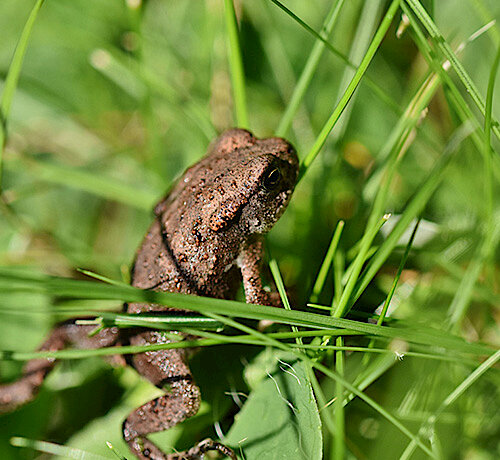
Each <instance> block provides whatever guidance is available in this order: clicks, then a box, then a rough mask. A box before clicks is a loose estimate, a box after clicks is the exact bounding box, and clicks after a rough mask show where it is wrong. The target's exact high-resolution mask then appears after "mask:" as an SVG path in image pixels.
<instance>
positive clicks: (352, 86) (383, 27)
mask: <svg viewBox="0 0 500 460" xmlns="http://www.w3.org/2000/svg"><path fill="white" fill-rule="evenodd" d="M398 8H399V0H393V1H392V3H391V4H390V6H389V9H388V10H387V12H386V14H385V16H384V18H383V19H382V22H381V24H380V26H379V27H378V29H377V32H376V33H375V36H374V37H373V40H372V42H371V44H370V46H369V47H368V50H367V51H366V54H365V56H364V57H363V59H362V60H361V63H360V65H359V67H358V69H357V70H356V72H355V74H354V76H353V78H352V80H351V82H350V83H349V85H348V86H347V89H346V91H345V92H344V95H343V96H342V98H341V99H340V101H339V103H338V104H337V106H336V107H335V109H334V110H333V112H332V114H331V115H330V118H329V119H328V121H327V122H326V123H325V125H324V126H323V128H322V129H321V132H320V134H319V135H318V137H317V139H316V141H315V143H314V145H313V146H312V147H311V150H310V151H309V153H308V154H307V156H306V158H305V159H304V160H303V162H302V165H301V169H300V171H301V172H300V176H299V179H300V178H301V177H303V176H304V174H305V172H306V171H307V168H308V167H309V166H310V165H311V163H312V162H313V161H314V159H315V158H316V156H317V155H318V153H319V151H320V150H321V148H322V147H323V145H324V144H325V142H326V140H327V138H328V135H329V134H330V132H331V130H332V129H333V127H334V126H335V124H336V123H337V121H338V119H339V118H340V116H341V115H342V113H343V111H344V109H345V107H346V106H347V104H348V103H349V101H350V99H351V97H352V95H353V94H354V91H355V90H356V88H357V87H358V85H359V83H360V81H361V78H362V77H363V75H364V74H365V72H366V70H367V69H368V66H369V65H370V62H371V61H372V59H373V56H374V55H375V53H376V51H377V49H378V47H379V45H380V43H381V42H382V39H383V38H384V36H385V34H386V32H387V30H388V29H389V26H390V25H391V23H392V20H393V18H394V15H395V14H396V11H397V10H398Z"/></svg>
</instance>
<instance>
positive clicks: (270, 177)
mask: <svg viewBox="0 0 500 460" xmlns="http://www.w3.org/2000/svg"><path fill="white" fill-rule="evenodd" d="M280 179H281V172H280V170H279V169H277V168H276V169H273V170H272V171H271V172H270V173H268V174H267V176H266V178H265V179H264V187H266V188H267V189H269V188H273V187H275V186H276V185H277V184H278V182H279V181H280Z"/></svg>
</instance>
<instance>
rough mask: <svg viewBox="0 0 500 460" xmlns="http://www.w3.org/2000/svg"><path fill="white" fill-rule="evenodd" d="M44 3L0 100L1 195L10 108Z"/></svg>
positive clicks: (33, 16) (23, 37)
mask: <svg viewBox="0 0 500 460" xmlns="http://www.w3.org/2000/svg"><path fill="white" fill-rule="evenodd" d="M44 1H45V0H37V2H36V3H35V6H34V7H33V9H32V10H31V13H30V15H29V17H28V20H27V21H26V24H25V25H24V29H23V31H22V33H21V37H20V38H19V42H18V43H17V46H16V50H15V51H14V56H13V57H12V62H11V64H10V67H9V71H8V73H7V78H6V79H5V86H4V89H3V92H2V99H1V100H0V193H1V192H2V161H3V151H4V147H5V143H6V141H7V120H8V118H9V113H10V106H11V105H12V99H13V98H14V92H15V91H16V88H17V83H18V81H19V75H20V74H21V68H22V65H23V60H24V55H25V54H26V49H27V48H28V42H29V39H30V36H31V31H32V30H33V26H34V25H35V20H36V17H37V15H38V12H39V11H40V8H41V7H42V5H43V2H44Z"/></svg>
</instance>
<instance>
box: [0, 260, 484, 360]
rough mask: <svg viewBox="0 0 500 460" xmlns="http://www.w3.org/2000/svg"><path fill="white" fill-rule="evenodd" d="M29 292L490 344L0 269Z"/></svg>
mask: <svg viewBox="0 0 500 460" xmlns="http://www.w3.org/2000/svg"><path fill="white" fill-rule="evenodd" d="M3 290H6V291H8V292H10V293H12V292H19V291H21V292H26V293H28V292H35V293H44V294H47V295H51V296H58V297H63V298H68V297H69V298H79V299H96V300H97V299H102V300H121V301H127V302H143V303H155V304H160V305H168V306H171V307H174V308H178V309H180V310H193V311H198V312H200V313H202V314H204V315H208V314H211V313H217V314H223V315H230V316H234V317H240V318H247V319H256V320H262V319H266V320H270V321H274V322H279V323H283V324H290V325H295V326H303V327H311V328H318V329H339V328H340V329H347V330H350V331H356V332H359V333H363V334H367V335H375V336H380V337H386V338H396V337H399V338H402V339H404V340H406V341H408V342H413V343H419V344H423V345H427V346H437V347H444V348H451V349H454V350H455V351H462V352H464V353H478V354H490V352H491V349H490V348H489V347H486V346H484V345H481V344H474V343H467V342H465V341H464V340H462V339H461V338H459V337H456V336H453V335H452V334H449V333H448V334H447V333H445V332H444V331H437V330H433V329H431V328H429V327H425V328H423V327H422V328H416V327H413V328H409V327H388V326H378V325H376V324H369V323H365V322H358V321H354V320H348V319H345V318H334V317H332V316H329V315H328V316H327V315H319V314H315V313H309V312H305V311H299V310H295V309H294V310H290V311H288V310H284V309H282V308H275V307H268V306H264V305H253V304H247V303H243V302H237V301H234V300H221V299H214V298H209V297H197V296H191V295H186V294H178V293H171V292H157V291H147V290H141V289H137V288H134V287H132V286H128V287H127V286H119V285H109V284H103V283H97V282H93V281H80V280H72V279H66V278H58V277H50V276H44V277H40V276H34V275H33V276H24V275H23V274H19V272H16V271H15V270H6V269H4V268H0V292H2V291H3Z"/></svg>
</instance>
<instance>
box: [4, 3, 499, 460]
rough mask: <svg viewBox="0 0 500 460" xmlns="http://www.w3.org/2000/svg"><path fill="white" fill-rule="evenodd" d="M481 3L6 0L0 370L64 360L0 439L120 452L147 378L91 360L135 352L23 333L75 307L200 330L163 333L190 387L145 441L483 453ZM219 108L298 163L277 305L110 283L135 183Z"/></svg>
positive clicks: (210, 133)
mask: <svg viewBox="0 0 500 460" xmlns="http://www.w3.org/2000/svg"><path fill="white" fill-rule="evenodd" d="M499 20H500V4H499V3H498V1H496V0H461V1H460V2H457V1H456V0H440V1H434V0H425V1H424V0H393V1H382V0H365V1H363V0H351V1H344V0H308V1H307V2H306V1H302V0H287V1H284V0H283V1H279V0H242V1H232V0H207V1H199V0H177V1H167V0H148V1H144V2H141V1H140V0H127V1H122V0H116V1H113V2H109V1H108V2H103V1H99V0H71V1H67V0H48V1H46V2H44V1H43V0H38V1H35V0H2V2H1V5H0V37H1V40H0V94H1V96H0V121H1V123H0V379H1V381H9V380H13V379H15V378H16V376H17V375H19V372H20V369H21V367H22V364H23V362H24V361H25V360H27V359H31V358H34V357H37V356H44V357H47V356H50V357H57V358H60V359H61V363H60V365H59V366H58V368H57V369H56V370H55V371H54V372H53V373H52V374H51V375H50V377H49V378H48V379H47V381H46V384H45V385H44V387H43V389H42V391H41V392H40V394H39V397H38V398H37V399H36V400H35V401H34V402H33V403H30V404H29V405H27V406H26V407H23V408H21V409H19V410H18V411H16V412H14V413H11V414H2V415H0V426H1V427H2V429H1V430H0V457H1V458H2V459H30V458H35V456H37V455H39V453H38V451H42V452H46V453H47V454H49V453H52V454H55V455H60V456H62V457H67V458H77V456H78V455H82V452H85V454H84V457H82V458H88V459H92V458H101V459H102V458H110V459H112V458H131V455H130V454H129V451H128V449H127V447H126V445H125V443H124V442H123V441H122V439H121V424H122V421H123V419H124V418H125V417H126V416H127V414H128V413H129V412H130V411H131V410H132V409H133V408H135V407H137V406H138V405H139V404H141V403H143V402H145V401H147V400H148V399H151V398H152V397H154V396H156V395H158V394H159V390H157V389H156V388H154V387H153V386H152V385H150V384H149V383H148V382H146V381H144V380H143V379H142V378H141V377H139V376H138V375H137V374H136V373H135V371H133V370H131V369H128V368H127V369H123V368H112V367H111V366H110V365H109V364H107V363H106V362H105V361H104V360H102V359H100V357H101V356H105V355H111V354H117V353H135V352H139V351H144V348H143V347H142V348H141V347H128V348H118V349H101V350H64V351H60V352H55V353H48V352H45V353H43V354H42V353H37V352H35V351H34V350H36V347H37V345H38V344H39V343H40V342H41V341H42V340H43V338H44V337H45V336H46V335H47V333H48V331H49V330H50V328H51V327H52V326H53V325H54V324H55V323H56V322H58V321H60V320H62V319H65V318H68V317H74V316H86V317H91V318H94V317H95V318H96V320H95V321H94V322H95V324H96V327H100V326H102V325H106V326H107V325H112V324H116V325H118V326H120V327H134V326H143V327H152V328H158V329H163V330H166V331H167V332H166V333H168V330H171V329H172V328H173V329H182V330H184V331H186V332H187V333H189V334H192V335H194V336H198V338H197V339H194V338H190V339H189V341H188V340H186V341H179V342H175V343H173V344H169V345H167V346H168V347H171V348H185V347H193V346H196V347H198V348H199V350H200V351H199V352H198V353H197V354H196V355H194V356H193V359H192V368H193V371H194V374H195V378H196V380H197V382H198V383H199V385H200V387H201V389H202V395H203V403H202V407H201V410H200V412H199V414H198V415H197V416H196V417H194V418H193V419H191V420H188V421H186V422H185V423H183V424H182V425H180V426H177V427H175V428H174V429H172V430H169V431H168V432H166V433H161V434H157V435H154V436H153V439H154V440H155V441H157V442H158V443H159V444H160V445H161V446H162V447H163V448H164V450H165V452H172V451H173V449H174V448H175V449H179V450H180V449H183V448H185V447H189V446H191V445H193V444H194V442H196V441H198V440H200V439H203V438H204V437H207V436H211V437H214V438H217V437H221V438H222V437H224V436H226V437H227V438H226V440H227V442H228V443H229V444H231V445H232V446H233V447H234V448H235V451H236V452H237V453H238V454H239V455H241V458H245V459H246V460H252V459H256V458H258V459H259V460H263V459H266V458H270V459H271V458H273V459H274V458H277V459H278V458H288V459H291V458H297V459H299V458H304V459H320V458H331V459H337V460H339V459H355V458H356V459H370V460H372V459H398V458H401V459H410V458H411V459H420V458H422V459H425V458H438V459H448V458H450V459H451V458H463V459H468V460H483V459H484V460H486V459H495V458H498V456H499V455H500V442H499V439H500V415H499V414H500V410H499V403H500V395H499V393H498V388H499V385H500V374H499V367H498V361H499V359H500V352H498V351H497V349H498V345H499V343H500V335H499V332H498V331H499V314H498V311H499V310H498V308H499V306H500V301H499V298H500V295H499V289H500V264H499V260H500V259H499V249H498V245H499V240H500V202H499V199H498V197H499V196H500V156H499V153H500V125H499V123H498V120H499V119H500V88H498V86H499V83H500V81H499V80H500V78H499V77H498V66H499V61H500V28H499V27H500V26H499V25H498V23H497V22H495V21H499ZM236 124H238V125H239V126H242V127H247V128H249V129H250V130H251V131H253V132H254V133H255V134H256V135H257V136H259V137H265V136H271V135H273V134H277V135H280V136H283V137H286V138H287V139H289V140H290V141H292V142H293V143H294V145H295V146H296V147H297V151H298V153H299V157H300V159H301V165H302V169H301V175H300V183H299V185H298V186H297V189H296V191H295V194H294V197H293V199H292V202H291V204H290V206H289V208H288V209H287V211H286V213H285V215H284V216H283V217H282V219H281V220H280V221H279V222H278V224H277V225H276V227H275V228H274V229H273V230H272V231H271V233H270V234H269V236H268V238H267V240H268V251H269V265H270V271H269V273H270V277H274V279H275V284H276V286H277V287H278V290H279V292H280V295H281V296H282V299H283V304H284V305H285V306H286V308H284V309H275V308H271V307H261V306H254V305H247V304H245V303H244V299H243V297H241V296H240V298H238V299H236V300H235V301H220V300H215V299H206V298H195V297H190V296H185V295H180V294H172V293H155V292H146V291H140V290H137V289H134V288H131V287H130V286H128V281H129V271H128V270H129V266H130V263H131V261H132V260H133V257H134V251H135V250H136V248H137V246H138V244H139V242H140V240H141V238H142V236H143V234H144V232H145V231H146V229H147V227H148V225H149V223H150V221H151V209H152V207H153V206H154V203H155V201H156V200H158V199H159V198H161V196H162V194H163V193H164V192H165V190H166V189H168V187H169V185H170V184H171V183H172V181H173V180H174V179H175V177H176V176H178V175H179V174H180V173H182V171H183V170H184V169H185V168H186V167H187V166H188V165H190V164H192V163H193V162H195V161H196V160H198V159H199V158H200V156H201V155H202V154H203V153H204V152H205V150H206V148H207V145H208V143H209V142H210V141H211V140H212V139H213V138H214V137H215V136H216V134H217V133H218V132H220V131H222V130H223V129H225V128H228V127H231V126H233V125H236ZM96 274H97V275H96ZM134 300H142V301H149V302H155V303H163V304H165V305H170V306H177V307H180V308H188V309H192V310H196V311H198V312H200V313H201V314H203V315H204V318H199V319H198V321H191V322H189V323H185V322H182V321H181V320H176V322H174V323H172V322H168V321H161V320H160V321H159V319H158V318H155V317H148V316H146V315H145V316H141V317H140V318H134V317H130V316H128V315H124V314H121V313H120V312H121V304H122V302H124V301H134ZM256 320H268V321H272V322H273V324H272V325H271V326H270V327H269V328H268V329H266V330H265V331H263V332H262V331H259V329H258V328H257V322H256ZM222 325H225V327H224V329H223V330H222V331H221V329H222V327H221V326H222ZM158 347H165V345H155V346H154V347H149V349H157V348H158ZM207 370H208V372H207ZM237 406H242V409H241V412H240V413H239V415H238V416H237V417H236V418H235V417H234V415H235V413H236V412H237ZM233 422H234V423H233ZM78 458H80V457H78Z"/></svg>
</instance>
